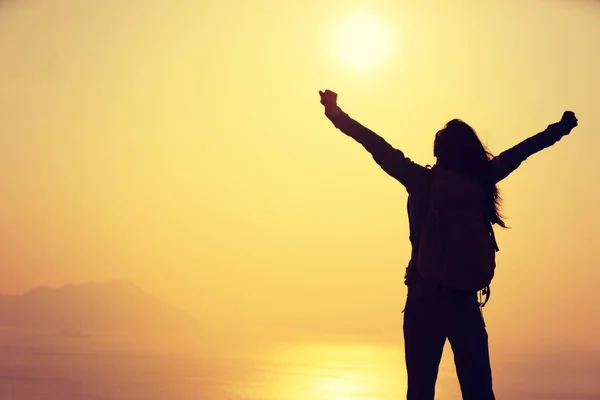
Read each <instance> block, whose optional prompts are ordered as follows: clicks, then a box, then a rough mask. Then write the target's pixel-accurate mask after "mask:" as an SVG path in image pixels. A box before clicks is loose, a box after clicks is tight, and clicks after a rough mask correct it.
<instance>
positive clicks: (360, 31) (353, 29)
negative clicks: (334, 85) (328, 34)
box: [333, 14, 390, 71]
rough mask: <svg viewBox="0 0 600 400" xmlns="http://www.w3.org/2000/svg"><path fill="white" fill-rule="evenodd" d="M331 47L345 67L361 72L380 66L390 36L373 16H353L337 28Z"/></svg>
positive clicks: (386, 53)
mask: <svg viewBox="0 0 600 400" xmlns="http://www.w3.org/2000/svg"><path fill="white" fill-rule="evenodd" d="M333 47H334V50H335V53H336V56H337V57H338V58H339V59H341V60H342V61H343V63H344V64H345V65H347V66H349V67H351V68H354V69H357V70H361V71H362V70H366V69H370V68H373V67H375V66H376V65H378V64H380V63H381V62H382V60H383V59H384V58H385V56H387V55H388V53H389V51H390V34H389V32H388V31H387V30H386V29H385V27H384V25H383V24H382V23H381V21H380V20H378V19H377V18H376V17H375V16H372V15H368V14H355V15H352V16H349V17H347V18H346V19H344V20H343V21H342V22H341V24H340V25H339V26H338V27H337V29H336V31H335V33H334V43H333Z"/></svg>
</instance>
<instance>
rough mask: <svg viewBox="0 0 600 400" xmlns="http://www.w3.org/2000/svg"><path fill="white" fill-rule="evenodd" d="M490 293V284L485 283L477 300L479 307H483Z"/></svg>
mask: <svg viewBox="0 0 600 400" xmlns="http://www.w3.org/2000/svg"><path fill="white" fill-rule="evenodd" d="M491 293H492V290H491V289H490V285H487V286H486V287H484V288H483V289H481V296H480V300H479V305H480V306H481V308H483V307H485V305H486V304H487V302H488V301H489V300H490V294H491ZM484 297H485V300H484V301H483V302H482V300H483V298H484Z"/></svg>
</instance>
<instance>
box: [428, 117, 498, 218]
mask: <svg viewBox="0 0 600 400" xmlns="http://www.w3.org/2000/svg"><path fill="white" fill-rule="evenodd" d="M433 155H434V156H435V157H436V159H437V161H436V165H437V166H439V167H442V168H444V169H449V170H452V171H456V172H459V173H462V174H464V175H467V176H469V177H471V178H472V179H475V180H476V181H478V182H479V183H480V184H481V186H482V187H483V188H484V190H485V193H486V203H487V204H486V205H487V207H488V214H489V216H490V219H491V221H492V222H493V223H496V224H498V225H500V226H502V227H505V224H504V222H503V221H502V216H501V215H500V204H501V199H500V195H499V193H498V189H497V188H496V182H495V181H494V178H493V175H492V170H491V164H490V160H491V158H492V154H491V153H490V152H489V151H488V149H487V148H486V147H485V146H484V144H483V143H482V142H481V140H480V139H479V137H478V136H477V133H476V132H475V130H473V128H471V127H470V126H469V125H468V124H466V123H465V122H463V121H461V120H460V119H453V120H451V121H450V122H448V123H447V124H446V126H444V128H443V129H442V130H440V131H438V132H437V133H436V135H435V141H434V143H433Z"/></svg>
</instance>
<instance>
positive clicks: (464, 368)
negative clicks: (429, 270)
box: [448, 294, 495, 400]
mask: <svg viewBox="0 0 600 400" xmlns="http://www.w3.org/2000/svg"><path fill="white" fill-rule="evenodd" d="M448 317H449V318H448V339H449V340H450V344H451V345H452V351H453V352H454V364H455V365H456V373H457V375H458V380H459V382H460V388H461V391H462V394H463V400H494V399H495V397H494V391H493V389H492V369H491V367H490V355H489V349H488V335H487V331H486V329H485V322H484V321H483V316H482V314H481V309H480V307H479V302H478V301H477V296H476V295H475V294H474V295H473V296H468V297H458V298H454V299H452V300H451V301H449V304H448Z"/></svg>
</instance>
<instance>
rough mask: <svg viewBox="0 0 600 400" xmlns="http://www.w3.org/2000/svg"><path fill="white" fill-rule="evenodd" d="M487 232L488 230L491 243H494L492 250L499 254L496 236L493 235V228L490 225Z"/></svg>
mask: <svg viewBox="0 0 600 400" xmlns="http://www.w3.org/2000/svg"><path fill="white" fill-rule="evenodd" d="M489 230H490V236H491V237H492V241H493V242H494V249H495V250H496V252H499V251H500V248H499V247H498V242H497V241H496V235H495V234H494V226H493V225H492V224H489Z"/></svg>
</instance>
